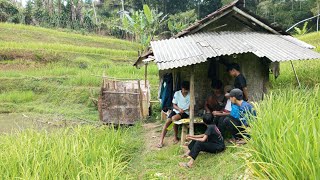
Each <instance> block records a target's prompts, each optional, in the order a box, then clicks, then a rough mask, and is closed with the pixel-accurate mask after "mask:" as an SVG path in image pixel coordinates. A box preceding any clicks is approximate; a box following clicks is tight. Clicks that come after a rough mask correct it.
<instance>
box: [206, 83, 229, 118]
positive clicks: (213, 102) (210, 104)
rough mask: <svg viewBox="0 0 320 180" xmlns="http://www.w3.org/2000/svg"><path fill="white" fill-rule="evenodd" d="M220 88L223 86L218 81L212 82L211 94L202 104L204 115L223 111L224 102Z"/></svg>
mask: <svg viewBox="0 0 320 180" xmlns="http://www.w3.org/2000/svg"><path fill="white" fill-rule="evenodd" d="M222 86H223V85H222V82H221V81H220V80H215V81H212V85H211V87H212V89H213V94H212V95H210V96H208V98H207V99H206V101H205V104H204V108H205V110H206V113H212V112H213V111H221V110H223V108H224V106H225V101H226V100H225V97H224V94H223V93H222Z"/></svg>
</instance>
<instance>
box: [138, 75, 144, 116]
mask: <svg viewBox="0 0 320 180" xmlns="http://www.w3.org/2000/svg"><path fill="white" fill-rule="evenodd" d="M138 89H139V94H140V95H139V101H140V110H141V111H140V113H141V118H143V102H142V97H143V94H142V89H141V84H140V80H138Z"/></svg>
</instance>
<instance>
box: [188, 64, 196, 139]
mask: <svg viewBox="0 0 320 180" xmlns="http://www.w3.org/2000/svg"><path fill="white" fill-rule="evenodd" d="M190 73H191V76H190V124H189V126H190V129H189V134H190V135H194V104H195V103H194V102H195V98H194V97H195V95H194V94H195V91H194V65H192V66H191V72H190Z"/></svg>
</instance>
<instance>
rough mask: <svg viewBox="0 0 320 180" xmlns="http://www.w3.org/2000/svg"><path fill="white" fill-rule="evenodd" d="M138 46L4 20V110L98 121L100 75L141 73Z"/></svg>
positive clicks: (0, 88)
mask: <svg viewBox="0 0 320 180" xmlns="http://www.w3.org/2000/svg"><path fill="white" fill-rule="evenodd" d="M138 49H139V45H138V44H136V43H132V42H129V41H124V40H119V39H115V38H113V37H100V36H93V35H81V34H76V33H72V32H63V31H58V30H51V29H45V28H39V27H33V26H24V25H14V24H4V23H0V81H1V83H0V114H3V113H24V114H25V113H27V114H29V115H30V114H32V115H36V116H38V115H41V116H45V117H46V116H48V117H52V116H59V117H60V116H61V118H62V119H70V118H72V119H85V120H97V119H98V113H97V108H96V107H95V105H94V103H93V102H92V100H91V98H97V96H98V92H99V90H100V89H99V86H100V83H101V78H99V77H98V76H99V75H100V76H101V75H102V73H103V72H106V74H107V75H109V76H112V77H126V78H143V77H144V76H143V73H144V71H143V70H137V69H135V68H134V67H132V64H133V62H134V60H135V59H136V58H137V54H138ZM153 69H154V70H155V68H153V67H151V68H150V70H151V72H152V70H153ZM151 77H152V75H151ZM152 83H155V81H153V82H152ZM3 118H4V119H7V118H8V117H3ZM0 119H1V117H0Z"/></svg>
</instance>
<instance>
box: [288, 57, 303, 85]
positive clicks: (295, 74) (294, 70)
mask: <svg viewBox="0 0 320 180" xmlns="http://www.w3.org/2000/svg"><path fill="white" fill-rule="evenodd" d="M290 63H291V66H292V70H293V73H294V76H295V77H296V80H297V82H298V85H299V88H300V87H301V84H300V81H299V78H298V75H297V72H296V69H295V68H294V66H293V63H292V61H290Z"/></svg>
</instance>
